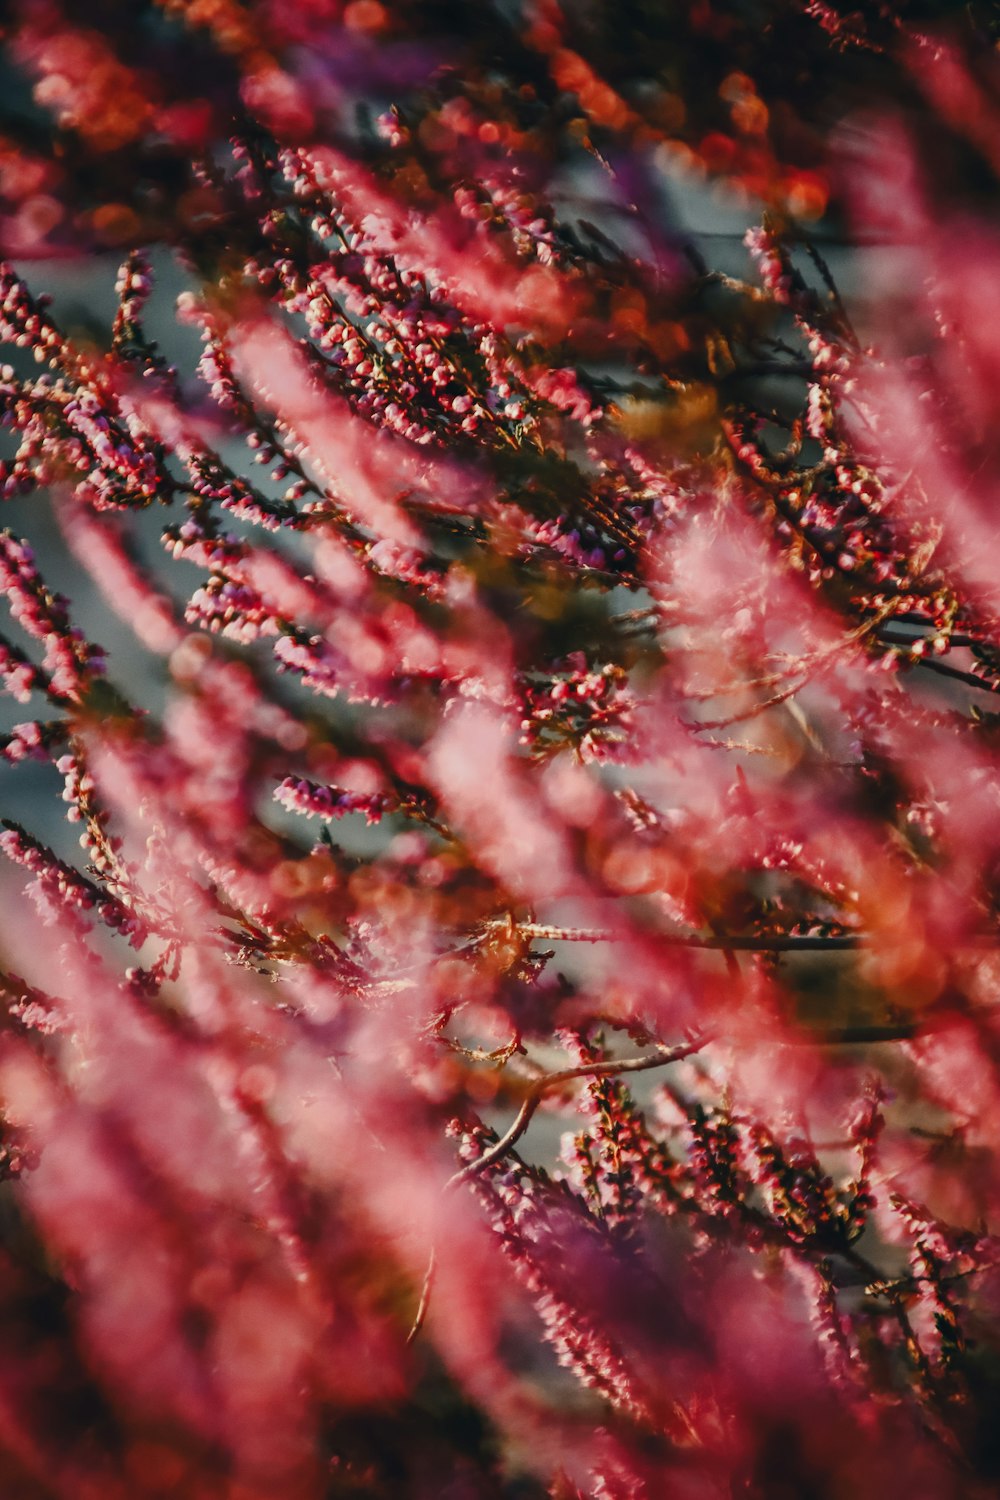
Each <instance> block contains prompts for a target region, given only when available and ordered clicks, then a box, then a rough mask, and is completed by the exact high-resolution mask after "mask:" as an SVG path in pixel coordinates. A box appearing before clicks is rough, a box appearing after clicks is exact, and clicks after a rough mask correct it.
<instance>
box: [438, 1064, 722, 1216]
mask: <svg viewBox="0 0 1000 1500" xmlns="http://www.w3.org/2000/svg"><path fill="white" fill-rule="evenodd" d="M708 1040H709V1038H708V1036H707V1035H704V1034H703V1035H701V1036H698V1037H693V1038H691V1040H689V1041H687V1042H681V1043H679V1045H678V1046H676V1047H666V1046H661V1047H658V1048H657V1049H656V1051H655V1052H652V1053H644V1054H643V1055H642V1056H641V1057H621V1058H613V1059H608V1060H607V1061H606V1062H592V1063H580V1064H579V1065H578V1066H577V1067H575V1068H562V1069H560V1071H559V1072H558V1073H544V1074H543V1075H542V1076H541V1078H536V1079H534V1080H533V1081H532V1083H531V1084H530V1085H529V1089H528V1093H527V1095H526V1096H525V1099H524V1103H523V1104H522V1105H521V1108H520V1109H519V1110H518V1112H517V1118H516V1119H515V1120H514V1123H513V1125H511V1126H510V1128H509V1129H508V1130H507V1131H506V1133H505V1134H504V1135H502V1136H501V1137H500V1139H499V1140H498V1141H496V1142H494V1144H493V1145H492V1146H491V1147H490V1148H489V1150H488V1151H484V1152H483V1154H482V1156H478V1157H477V1158H476V1160H475V1161H470V1162H467V1163H466V1165H465V1166H464V1167H462V1168H460V1169H459V1171H457V1172H456V1173H455V1175H454V1176H453V1177H449V1179H448V1181H447V1182H446V1183H445V1191H447V1190H448V1189H450V1188H455V1187H458V1186H460V1184H461V1183H463V1182H467V1181H468V1180H469V1178H470V1177H476V1176H478V1175H479V1173H480V1172H484V1171H485V1170H486V1168H487V1167H491V1166H493V1164H494V1163H495V1162H498V1161H500V1160H501V1158H502V1157H504V1156H506V1154H507V1152H508V1151H509V1150H510V1149H511V1147H513V1146H515V1145H516V1144H517V1142H518V1141H519V1140H520V1139H521V1137H522V1135H524V1132H525V1131H526V1130H527V1128H528V1126H529V1125H530V1123H531V1119H532V1116H533V1115H534V1113H535V1110H536V1109H537V1108H538V1106H539V1104H540V1103H541V1101H542V1098H543V1096H544V1095H545V1094H547V1093H548V1092H549V1091H550V1090H551V1089H555V1088H559V1087H560V1086H561V1085H562V1084H564V1083H572V1082H573V1081H574V1079H577V1078H614V1077H617V1076H618V1075H619V1074H622V1073H643V1072H647V1071H648V1070H649V1069H650V1068H665V1067H668V1066H669V1064H670V1063H674V1062H679V1061H680V1060H681V1058H684V1057H690V1056H691V1055H692V1053H695V1052H700V1051H701V1049H702V1047H704V1046H705V1045H706V1043H707V1042H708Z"/></svg>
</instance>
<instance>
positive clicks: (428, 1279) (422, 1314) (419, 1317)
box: [406, 1245, 437, 1344]
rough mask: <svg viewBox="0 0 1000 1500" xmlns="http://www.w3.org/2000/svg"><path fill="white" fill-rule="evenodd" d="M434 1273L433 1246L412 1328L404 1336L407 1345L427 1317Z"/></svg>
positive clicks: (435, 1259) (435, 1261)
mask: <svg viewBox="0 0 1000 1500" xmlns="http://www.w3.org/2000/svg"><path fill="white" fill-rule="evenodd" d="M436 1271H437V1253H436V1251H435V1249H434V1246H433V1245H432V1246H431V1253H430V1256H429V1258H428V1261H427V1270H426V1271H425V1272H424V1280H423V1285H422V1286H421V1288H420V1301H419V1302H418V1304H417V1311H416V1315H415V1317H414V1319H413V1326H412V1327H411V1329H410V1331H409V1333H408V1334H407V1335H406V1342H407V1344H412V1343H413V1340H414V1339H415V1338H416V1336H417V1334H418V1333H419V1332H420V1330H421V1328H423V1326H424V1319H425V1318H426V1317H427V1309H428V1307H429V1306H430V1302H431V1290H432V1288H433V1286H434V1276H435V1273H436Z"/></svg>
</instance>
